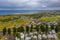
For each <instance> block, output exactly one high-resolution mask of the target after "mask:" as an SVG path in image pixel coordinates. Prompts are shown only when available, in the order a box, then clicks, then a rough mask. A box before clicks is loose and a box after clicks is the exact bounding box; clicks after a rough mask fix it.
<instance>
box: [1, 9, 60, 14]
mask: <svg viewBox="0 0 60 40" xmlns="http://www.w3.org/2000/svg"><path fill="white" fill-rule="evenodd" d="M48 11H60V10H0V15H11V14H32V13H37V12H48Z"/></svg>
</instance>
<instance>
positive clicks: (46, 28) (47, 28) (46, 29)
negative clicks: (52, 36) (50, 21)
mask: <svg viewBox="0 0 60 40" xmlns="http://www.w3.org/2000/svg"><path fill="white" fill-rule="evenodd" d="M48 30H49V27H48V25H47V24H46V27H45V31H46V33H47V32H48Z"/></svg>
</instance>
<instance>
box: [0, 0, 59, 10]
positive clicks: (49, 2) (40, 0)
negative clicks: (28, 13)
mask: <svg viewBox="0 0 60 40" xmlns="http://www.w3.org/2000/svg"><path fill="white" fill-rule="evenodd" d="M0 10H60V0H0Z"/></svg>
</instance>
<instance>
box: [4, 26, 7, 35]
mask: <svg viewBox="0 0 60 40" xmlns="http://www.w3.org/2000/svg"><path fill="white" fill-rule="evenodd" d="M6 32H7V29H6V27H5V28H3V35H5V34H6Z"/></svg>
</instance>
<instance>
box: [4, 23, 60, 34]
mask: <svg viewBox="0 0 60 40" xmlns="http://www.w3.org/2000/svg"><path fill="white" fill-rule="evenodd" d="M34 30H35V31H37V32H45V33H48V32H49V30H55V31H56V33H58V32H60V26H59V25H55V26H54V25H53V24H52V25H51V27H48V25H46V24H40V25H36V27H34V26H33V25H31V26H26V27H25V28H24V27H23V26H20V27H18V28H16V27H13V28H12V29H11V28H8V29H7V28H6V27H5V28H3V35H6V34H11V33H13V34H15V33H17V32H26V33H29V32H33V31H34Z"/></svg>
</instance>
